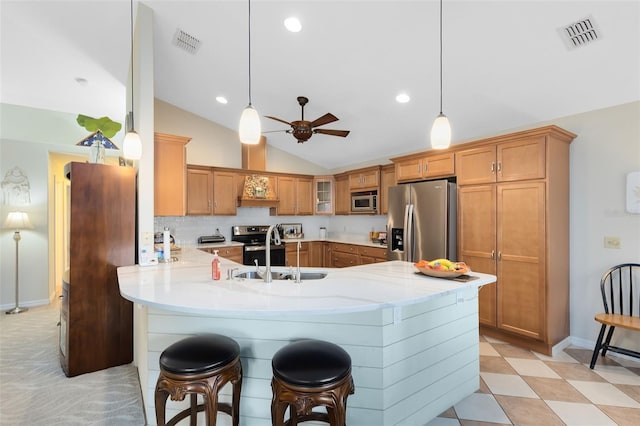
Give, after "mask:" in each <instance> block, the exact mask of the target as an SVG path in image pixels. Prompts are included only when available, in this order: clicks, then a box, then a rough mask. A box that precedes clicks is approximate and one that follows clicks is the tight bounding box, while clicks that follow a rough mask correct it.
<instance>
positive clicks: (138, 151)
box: [122, 130, 142, 160]
mask: <svg viewBox="0 0 640 426" xmlns="http://www.w3.org/2000/svg"><path fill="white" fill-rule="evenodd" d="M122 154H123V155H124V158H126V159H127V160H139V159H140V158H141V157H142V141H141V140H140V135H138V133H137V132H136V131H135V130H129V131H128V132H127V134H126V135H124V142H123V143H122Z"/></svg>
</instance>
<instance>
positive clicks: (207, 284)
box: [118, 244, 496, 316]
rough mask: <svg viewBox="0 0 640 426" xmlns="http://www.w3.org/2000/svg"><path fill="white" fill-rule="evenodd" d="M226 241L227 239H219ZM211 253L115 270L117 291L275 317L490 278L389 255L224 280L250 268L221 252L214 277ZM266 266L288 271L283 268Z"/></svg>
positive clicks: (153, 302) (177, 305)
mask: <svg viewBox="0 0 640 426" xmlns="http://www.w3.org/2000/svg"><path fill="white" fill-rule="evenodd" d="M227 245H228V244H227ZM211 259H212V255H211V254H209V253H205V252H203V251H201V250H198V249H197V248H196V247H185V248H183V250H182V253H181V254H180V257H179V260H178V261H177V262H173V263H168V264H163V263H161V264H159V265H153V266H138V265H134V266H123V267H119V268H118V281H119V285H120V293H121V294H122V296H123V297H124V298H125V299H128V300H130V301H132V302H134V303H139V304H141V305H146V306H149V307H156V308H160V309H166V310H172V311H179V312H185V313H191V314H204V315H212V314H213V315H216V314H220V315H225V316H246V315H254V316H255V315H261V316H283V315H289V316H291V315H303V314H304V315H308V314H335V313H347V312H359V311H368V310H376V309H381V308H386V307H402V306H405V305H410V304H413V303H418V302H423V301H426V300H429V299H431V298H434V297H440V296H442V295H445V294H449V293H452V292H457V291H458V290H462V289H468V288H473V287H480V286H482V285H484V284H490V283H493V282H495V281H496V277H495V276H493V275H487V274H481V273H474V272H472V273H470V275H471V276H474V277H477V278H476V279H474V280H471V281H467V282H459V281H455V280H448V279H440V278H432V277H427V276H425V275H422V274H419V273H416V271H415V268H414V267H413V265H412V264H411V263H410V262H403V261H393V262H383V263H374V264H370V265H361V266H354V267H350V268H301V269H302V271H308V272H310V271H323V272H326V273H327V276H326V277H325V278H323V279H319V280H303V282H302V283H300V284H296V283H295V281H290V280H282V281H279V280H274V281H273V282H272V283H269V284H266V283H264V282H263V281H262V280H249V279H247V280H243V279H238V278H234V279H231V280H227V279H226V277H227V270H228V269H230V268H238V271H255V267H251V266H243V265H240V264H237V263H235V262H232V261H229V260H227V259H225V258H221V268H222V279H221V280H219V281H214V280H212V279H211ZM273 269H274V270H283V271H288V270H289V268H287V267H278V268H276V267H274V268H273Z"/></svg>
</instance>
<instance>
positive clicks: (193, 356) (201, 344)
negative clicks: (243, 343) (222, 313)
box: [160, 334, 240, 374]
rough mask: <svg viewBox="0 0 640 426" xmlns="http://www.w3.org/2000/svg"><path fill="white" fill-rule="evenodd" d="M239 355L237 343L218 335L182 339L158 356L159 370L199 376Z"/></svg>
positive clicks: (202, 335)
mask: <svg viewBox="0 0 640 426" xmlns="http://www.w3.org/2000/svg"><path fill="white" fill-rule="evenodd" d="M238 355H240V346H239V345H238V343H237V342H236V341H235V340H233V339H231V338H229V337H227V336H222V335H220V334H201V335H197V336H191V337H187V338H186V339H182V340H180V341H178V342H176V343H174V344H172V345H171V346H169V347H168V348H166V349H165V350H164V351H163V352H162V354H161V355H160V368H162V369H163V370H166V371H168V372H170V373H174V374H201V373H206V372H207V371H209V370H213V369H216V368H219V367H222V366H224V365H225V364H228V363H230V362H231V361H233V360H234V359H235V358H236V357H237V356H238Z"/></svg>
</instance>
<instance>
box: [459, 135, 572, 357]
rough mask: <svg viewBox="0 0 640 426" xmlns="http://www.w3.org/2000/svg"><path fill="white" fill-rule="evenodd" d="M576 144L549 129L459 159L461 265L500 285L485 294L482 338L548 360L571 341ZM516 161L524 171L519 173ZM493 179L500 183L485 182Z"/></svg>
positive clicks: (507, 138)
mask: <svg viewBox="0 0 640 426" xmlns="http://www.w3.org/2000/svg"><path fill="white" fill-rule="evenodd" d="M574 137H575V135H573V134H572V133H569V132H566V131H564V130H562V129H560V128H558V127H556V126H548V127H544V128H541V129H534V130H532V131H529V132H520V133H517V134H514V135H511V136H509V135H505V136H503V137H501V138H500V139H501V140H500V141H498V142H497V143H495V144H488V145H487V146H480V147H479V148H471V149H468V150H466V149H465V150H463V151H461V152H460V153H459V154H461V155H460V156H458V157H457V160H456V161H458V163H457V165H456V168H457V170H458V172H459V173H460V174H462V175H465V177H464V178H463V179H460V178H458V184H459V187H458V253H459V260H462V261H464V262H465V263H467V264H468V265H469V266H470V268H471V270H473V271H477V272H484V273H489V274H493V275H496V276H497V282H496V283H495V284H492V285H488V286H484V287H483V288H482V289H481V290H480V294H479V316H480V328H481V333H484V334H487V335H489V336H493V337H496V338H500V339H503V340H505V341H508V342H511V343H514V344H517V345H519V346H523V347H526V348H529V349H532V350H535V351H538V352H541V353H545V354H550V353H551V349H552V347H553V345H555V344H557V343H559V342H560V341H561V340H563V339H565V338H566V337H567V336H568V335H569V269H568V267H567V265H568V264H569V144H570V143H571V141H572V140H573V138H574ZM493 152H495V156H494V157H493V159H494V161H496V163H495V166H494V172H493V173H491V171H489V173H487V172H486V170H484V169H483V167H486V166H487V164H489V166H490V163H491V160H492V155H491V154H492V153H493ZM525 153H526V154H525ZM539 154H541V155H542V157H543V158H542V159H541V158H539ZM474 160H475V161H474ZM498 161H501V162H502V168H501V171H500V170H498V166H497V164H498V163H497V162H498ZM476 162H477V163H478V164H476ZM519 162H522V163H526V164H523V165H522V167H519V166H518V163H519ZM541 165H543V167H542V169H543V170H540V166H541ZM480 170H483V173H484V175H485V176H484V177H482V173H480ZM501 172H502V173H501ZM489 177H492V178H493V180H495V181H497V182H488V183H484V180H483V179H485V180H486V179H488V178H489ZM520 178H521V179H520ZM518 179H520V180H518ZM468 182H474V184H469V183H468ZM475 182H483V183H481V184H475Z"/></svg>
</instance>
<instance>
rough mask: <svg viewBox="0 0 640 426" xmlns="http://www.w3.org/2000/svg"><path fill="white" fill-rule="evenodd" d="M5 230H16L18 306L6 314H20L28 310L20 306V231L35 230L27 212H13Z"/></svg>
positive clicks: (14, 237) (8, 217)
mask: <svg viewBox="0 0 640 426" xmlns="http://www.w3.org/2000/svg"><path fill="white" fill-rule="evenodd" d="M4 228H7V229H13V230H14V233H13V239H14V241H15V242H16V306H15V308H13V309H11V310H10V311H7V312H6V313H7V314H19V313H20V312H25V311H27V310H28V308H21V307H20V306H19V301H20V299H19V298H18V272H19V270H18V243H19V242H20V230H21V229H33V225H32V224H31V222H30V221H29V216H28V215H27V214H26V213H25V212H11V213H9V215H8V216H7V220H6V221H5V222H4Z"/></svg>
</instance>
